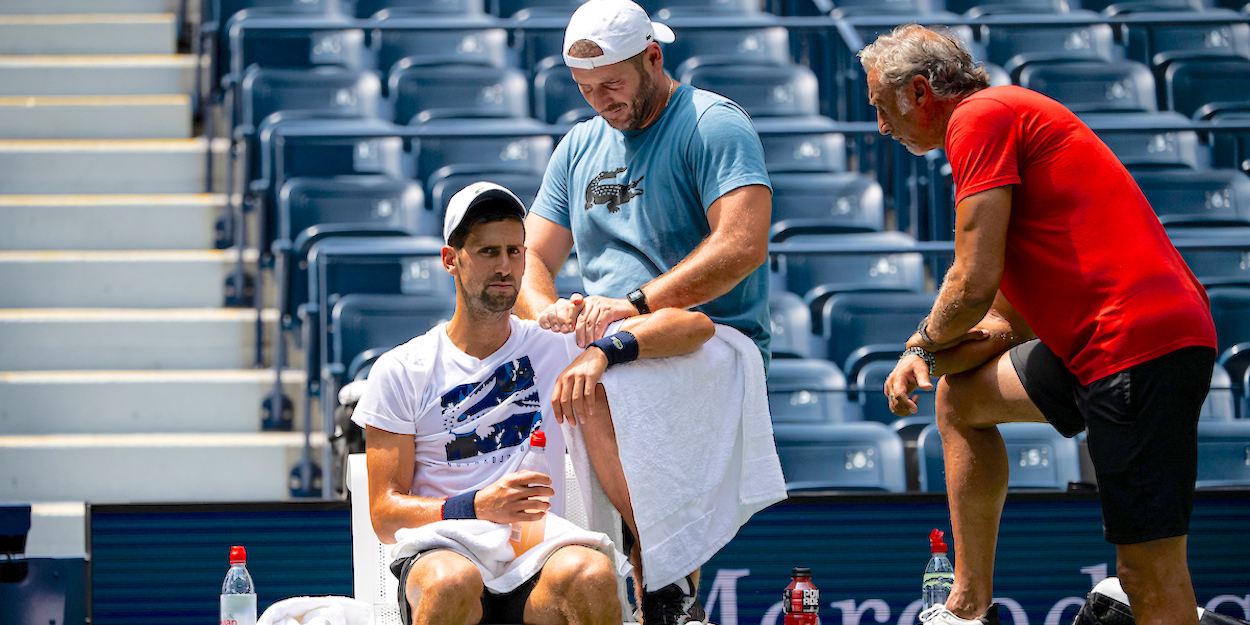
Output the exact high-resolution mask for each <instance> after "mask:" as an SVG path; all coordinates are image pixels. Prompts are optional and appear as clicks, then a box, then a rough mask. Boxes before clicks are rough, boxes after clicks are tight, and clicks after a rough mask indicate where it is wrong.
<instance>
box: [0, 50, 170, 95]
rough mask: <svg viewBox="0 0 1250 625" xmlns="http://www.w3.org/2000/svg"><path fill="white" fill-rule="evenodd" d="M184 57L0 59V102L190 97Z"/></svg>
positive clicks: (34, 57) (80, 56)
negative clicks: (86, 97) (14, 98)
mask: <svg viewBox="0 0 1250 625" xmlns="http://www.w3.org/2000/svg"><path fill="white" fill-rule="evenodd" d="M194 84H195V58H194V57H192V56H191V55H189V54H123V55H39V56H0V96H30V95H149V94H151V95H167V94H170V93H191V92H192V90H193V86H194Z"/></svg>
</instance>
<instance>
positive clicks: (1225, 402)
mask: <svg viewBox="0 0 1250 625" xmlns="http://www.w3.org/2000/svg"><path fill="white" fill-rule="evenodd" d="M1236 402H1237V397H1236V396H1235V395H1234V388H1233V378H1232V376H1230V375H1228V371H1227V370H1225V369H1224V367H1221V366H1218V365H1217V366H1215V367H1214V368H1213V369H1212V370H1211V390H1210V392H1208V393H1207V399H1206V401H1204V402H1203V403H1202V413H1201V417H1200V418H1201V419H1202V420H1203V421H1232V420H1233V419H1235V418H1237V405H1236Z"/></svg>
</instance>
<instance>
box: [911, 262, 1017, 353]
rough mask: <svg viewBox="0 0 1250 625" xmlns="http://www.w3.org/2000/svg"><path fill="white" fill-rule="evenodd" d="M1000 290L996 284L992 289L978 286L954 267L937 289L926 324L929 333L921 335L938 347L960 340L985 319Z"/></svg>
mask: <svg viewBox="0 0 1250 625" xmlns="http://www.w3.org/2000/svg"><path fill="white" fill-rule="evenodd" d="M997 289H998V285H996V284H995V285H994V286H993V288H989V289H987V288H985V287H981V286H980V285H976V284H975V282H974V281H973V280H971V279H970V278H969V277H968V276H967V274H965V273H964V272H963V271H960V270H959V269H957V268H956V267H952V268H951V269H950V270H949V271H948V272H947V275H946V280H945V281H944V282H943V283H942V288H941V289H940V290H938V294H937V299H936V300H935V301H934V302H933V310H932V312H930V313H929V316H928V317H927V322H926V324H925V326H924V328H925V330H926V334H927V336H925V337H922V338H925V339H927V340H928V341H929V342H930V343H931V345H933V346H936V347H938V348H939V350H940V349H941V348H942V347H943V346H947V345H950V344H951V343H953V342H955V341H958V340H959V339H960V338H961V337H963V336H964V335H965V334H967V333H968V331H969V330H971V329H972V328H974V327H975V326H976V325H977V324H978V323H980V322H981V320H982V319H984V318H985V315H986V313H988V312H989V311H990V308H991V307H992V306H993V304H994V294H995V292H996V291H997Z"/></svg>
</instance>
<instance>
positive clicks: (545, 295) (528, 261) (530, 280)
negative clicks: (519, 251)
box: [512, 251, 559, 319]
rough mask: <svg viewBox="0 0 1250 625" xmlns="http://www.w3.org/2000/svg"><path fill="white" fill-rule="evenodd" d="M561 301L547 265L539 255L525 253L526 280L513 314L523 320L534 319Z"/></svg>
mask: <svg viewBox="0 0 1250 625" xmlns="http://www.w3.org/2000/svg"><path fill="white" fill-rule="evenodd" d="M557 299H559V295H558V294H557V293H556V281H555V277H554V276H553V275H552V273H551V271H549V270H548V269H547V265H546V264H545V263H543V261H542V258H541V257H539V256H538V255H537V254H534V253H532V252H529V251H527V252H526V253H525V278H524V279H522V280H521V288H520V291H519V292H518V294H517V300H516V304H514V305H513V306H512V312H513V314H515V315H516V316H518V317H520V318H522V319H534V318H536V317H538V313H540V312H542V310H543V309H544V308H546V307H548V306H550V305H551V304H553V303H555V301H556V300H557Z"/></svg>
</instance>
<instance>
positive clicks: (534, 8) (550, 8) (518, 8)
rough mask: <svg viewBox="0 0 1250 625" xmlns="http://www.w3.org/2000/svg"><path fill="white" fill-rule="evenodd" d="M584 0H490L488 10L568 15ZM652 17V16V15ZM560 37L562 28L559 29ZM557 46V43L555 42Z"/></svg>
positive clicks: (505, 14)
mask: <svg viewBox="0 0 1250 625" xmlns="http://www.w3.org/2000/svg"><path fill="white" fill-rule="evenodd" d="M583 1H584V0H490V5H491V9H490V12H491V13H493V14H495V15H498V16H499V17H515V18H518V19H519V18H521V17H522V15H521V14H522V13H525V14H528V15H531V16H534V17H538V16H544V17H547V16H569V15H572V14H573V11H576V10H577V7H578V6H580V5H581V3H582V2H583ZM652 17H654V16H652ZM559 33H560V38H561V39H563V38H564V30H563V29H560V31H559ZM557 47H559V44H557Z"/></svg>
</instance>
